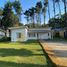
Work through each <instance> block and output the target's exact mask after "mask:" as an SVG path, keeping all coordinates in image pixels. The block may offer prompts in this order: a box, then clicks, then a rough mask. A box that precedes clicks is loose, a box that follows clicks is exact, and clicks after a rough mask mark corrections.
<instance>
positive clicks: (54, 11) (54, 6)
mask: <svg viewBox="0 0 67 67" xmlns="http://www.w3.org/2000/svg"><path fill="white" fill-rule="evenodd" d="M52 1H53V11H54V18H55V12H56V11H55V0H52Z"/></svg>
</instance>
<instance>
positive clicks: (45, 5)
mask: <svg viewBox="0 0 67 67" xmlns="http://www.w3.org/2000/svg"><path fill="white" fill-rule="evenodd" d="M47 7H48V15H49V19H50V8H49V2H48V0H44V7H43V14H44V24H45V14H46V11H47Z"/></svg>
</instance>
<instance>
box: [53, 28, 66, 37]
mask: <svg viewBox="0 0 67 67" xmlns="http://www.w3.org/2000/svg"><path fill="white" fill-rule="evenodd" d="M52 30H53V36H54V37H61V38H65V29H62V28H54V29H52Z"/></svg>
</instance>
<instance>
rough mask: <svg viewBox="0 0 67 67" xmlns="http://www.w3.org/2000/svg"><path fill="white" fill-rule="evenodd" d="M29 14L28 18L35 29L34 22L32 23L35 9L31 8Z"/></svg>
mask: <svg viewBox="0 0 67 67" xmlns="http://www.w3.org/2000/svg"><path fill="white" fill-rule="evenodd" d="M29 12H30V17H31V20H32V21H31V22H32V23H33V27H35V21H34V17H35V8H34V7H32V8H31V9H29Z"/></svg>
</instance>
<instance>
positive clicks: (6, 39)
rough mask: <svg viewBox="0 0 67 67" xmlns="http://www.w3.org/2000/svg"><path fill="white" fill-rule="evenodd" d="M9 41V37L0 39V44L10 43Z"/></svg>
mask: <svg viewBox="0 0 67 67" xmlns="http://www.w3.org/2000/svg"><path fill="white" fill-rule="evenodd" d="M10 40H11V38H10V37H6V36H5V37H3V38H1V39H0V42H7V41H10Z"/></svg>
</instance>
